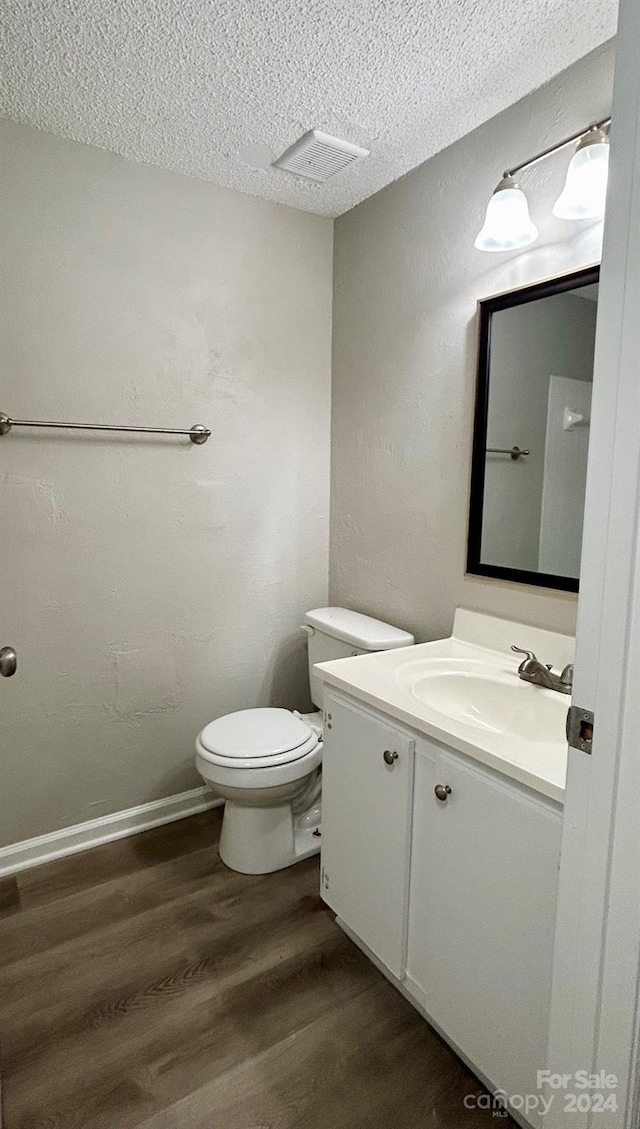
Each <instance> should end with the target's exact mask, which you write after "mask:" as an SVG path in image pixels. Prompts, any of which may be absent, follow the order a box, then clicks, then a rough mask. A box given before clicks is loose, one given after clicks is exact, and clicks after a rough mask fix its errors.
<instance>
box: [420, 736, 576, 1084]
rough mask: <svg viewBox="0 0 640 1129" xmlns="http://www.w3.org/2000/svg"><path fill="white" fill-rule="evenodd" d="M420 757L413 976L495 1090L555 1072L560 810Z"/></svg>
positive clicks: (458, 764) (441, 760)
mask: <svg viewBox="0 0 640 1129" xmlns="http://www.w3.org/2000/svg"><path fill="white" fill-rule="evenodd" d="M435 784H442V785H445V786H447V785H448V786H449V787H450V788H451V793H450V794H449V795H448V798H447V799H446V800H445V802H442V801H440V800H438V799H437V798H436V795H435V792H434V776H433V761H432V760H431V761H430V760H428V759H427V758H423V756H422V755H421V754H420V753H418V754H417V755H416V772H415V797H414V816H413V850H412V858H411V886H410V909H409V929H408V949H407V975H408V977H409V978H410V980H411V981H413V982H414V983H415V984H417V986H418V988H419V989H420V994H421V995H422V1002H423V1005H424V1008H425V1010H426V1011H427V1013H428V1014H429V1015H430V1016H431V1017H432V1018H433V1020H434V1021H435V1022H436V1023H437V1024H438V1025H439V1026H440V1027H441V1028H442V1029H443V1031H444V1032H445V1033H446V1034H447V1035H448V1036H449V1037H450V1038H451V1039H452V1041H453V1042H454V1043H455V1045H456V1046H457V1047H458V1048H459V1049H460V1050H461V1051H462V1053H463V1054H465V1055H466V1056H467V1057H468V1058H469V1059H470V1060H471V1061H472V1062H473V1063H474V1064H475V1066H476V1067H477V1068H478V1070H479V1071H480V1072H481V1073H483V1074H484V1075H485V1077H486V1078H487V1079H489V1080H490V1082H491V1083H493V1085H494V1086H497V1087H500V1088H502V1089H504V1090H506V1092H507V1093H508V1094H535V1093H536V1092H537V1087H536V1071H537V1070H540V1069H544V1067H545V1065H546V1043H547V1031H548V1024H549V1001H550V993H551V969H552V957H553V939H554V928H555V913H556V895H557V884H558V866H559V859H560V832H561V813H560V809H559V808H558V807H557V806H556V805H554V804H553V803H552V802H551V801H549V803H547V802H545V801H544V800H542V799H540V800H538V798H537V797H536V796H534V795H533V794H530V793H527V792H526V791H525V790H521V789H519V788H517V786H515V785H512V784H511V783H509V782H506V781H503V780H502V779H501V778H500V777H499V776H496V775H494V774H492V773H491V772H489V771H485V770H483V769H482V768H481V767H480V766H476V765H471V764H470V763H469V762H467V761H466V760H464V758H461V757H457V756H456V755H455V754H449V753H440V755H439V756H438V757H437V759H436V780H435Z"/></svg>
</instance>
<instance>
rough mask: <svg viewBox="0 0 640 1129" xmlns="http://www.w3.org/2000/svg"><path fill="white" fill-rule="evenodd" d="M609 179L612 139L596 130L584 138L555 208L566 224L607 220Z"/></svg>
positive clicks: (570, 164)
mask: <svg viewBox="0 0 640 1129" xmlns="http://www.w3.org/2000/svg"><path fill="white" fill-rule="evenodd" d="M608 175H609V139H608V137H607V136H606V134H604V133H603V132H602V130H599V129H596V130H593V131H592V132H591V133H588V134H587V135H586V137H583V139H582V141H581V142H580V144H579V146H578V148H577V150H576V152H575V153H574V154H573V157H572V158H571V161H570V163H569V168H568V169H567V179H566V180H565V183H564V188H563V190H562V192H561V193H560V196H559V197H558V199H557V200H556V202H555V204H554V206H553V214H554V216H558V218H559V219H562V220H599V219H602V217H603V216H604V208H605V204H606V200H607V178H608Z"/></svg>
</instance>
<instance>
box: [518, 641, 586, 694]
mask: <svg viewBox="0 0 640 1129" xmlns="http://www.w3.org/2000/svg"><path fill="white" fill-rule="evenodd" d="M511 650H512V651H515V652H516V654H518V655H525V656H526V657H525V658H524V659H523V661H522V662H521V663H520V666H519V667H518V676H519V677H520V678H522V679H523V680H524V681H525V682H531V683H532V684H533V685H534V686H544V687H545V689H547V690H557V691H558V693H559V694H570V693H571V691H572V690H573V663H567V665H566V666H565V668H564V670H563V671H562V673H561V674H555V673H554V671H553V670H552V669H551V666H544V665H543V664H542V663H541V662H539V661H538V659H537V658H536V656H535V655H534V653H533V651H523V650H522V647H515V646H512V647H511Z"/></svg>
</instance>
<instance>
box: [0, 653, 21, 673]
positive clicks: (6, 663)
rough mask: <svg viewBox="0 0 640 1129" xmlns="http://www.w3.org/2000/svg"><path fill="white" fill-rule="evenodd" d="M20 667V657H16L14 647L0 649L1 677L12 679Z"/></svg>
mask: <svg viewBox="0 0 640 1129" xmlns="http://www.w3.org/2000/svg"><path fill="white" fill-rule="evenodd" d="M17 667H18V656H17V655H16V652H15V649H14V648H13V647H1V648H0V675H2V677H3V678H11V675H12V674H15V672H16V670H17Z"/></svg>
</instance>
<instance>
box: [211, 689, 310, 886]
mask: <svg viewBox="0 0 640 1129" xmlns="http://www.w3.org/2000/svg"><path fill="white" fill-rule="evenodd" d="M321 723H322V714H321V713H315V714H308V715H306V716H304V715H302V714H294V713H291V712H290V711H289V710H284V709H252V710H240V711H239V712H237V713H231V714H226V716H225V717H221V718H218V720H217V721H212V722H211V723H210V724H209V725H207V726H205V728H204V729H203V730H202V733H201V734H200V735H199V737H198V738H197V740H196V767H197V769H198V772H199V773H200V775H201V776H202V778H203V780H205V781H206V782H207V784H209V785H211V787H212V788H213V789H214V790H215V791H216V792H217V793H218V795H219V796H222V798H223V799H224V800H225V801H226V804H225V810H224V818H223V821H222V830H221V833H220V848H219V849H220V858H221V859H222V861H223V862H224V863H226V865H227V866H229V867H231V869H232V870H238V871H240V872H241V873H242V874H269V873H270V872H271V871H273V870H281V869H283V867H286V866H291V865H292V864H293V863H294V862H299V861H301V860H302V859H304V858H308V857H309V856H310V855H313V854H316V853H317V851H318V850H319V849H320V838H319V832H318V825H319V823H320V809H319V806H318V805H316V809H317V810H315V818H314V808H313V801H314V800H316V799H317V798H318V796H319V793H320V763H321V761H322V737H321V732H322V729H321Z"/></svg>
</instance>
